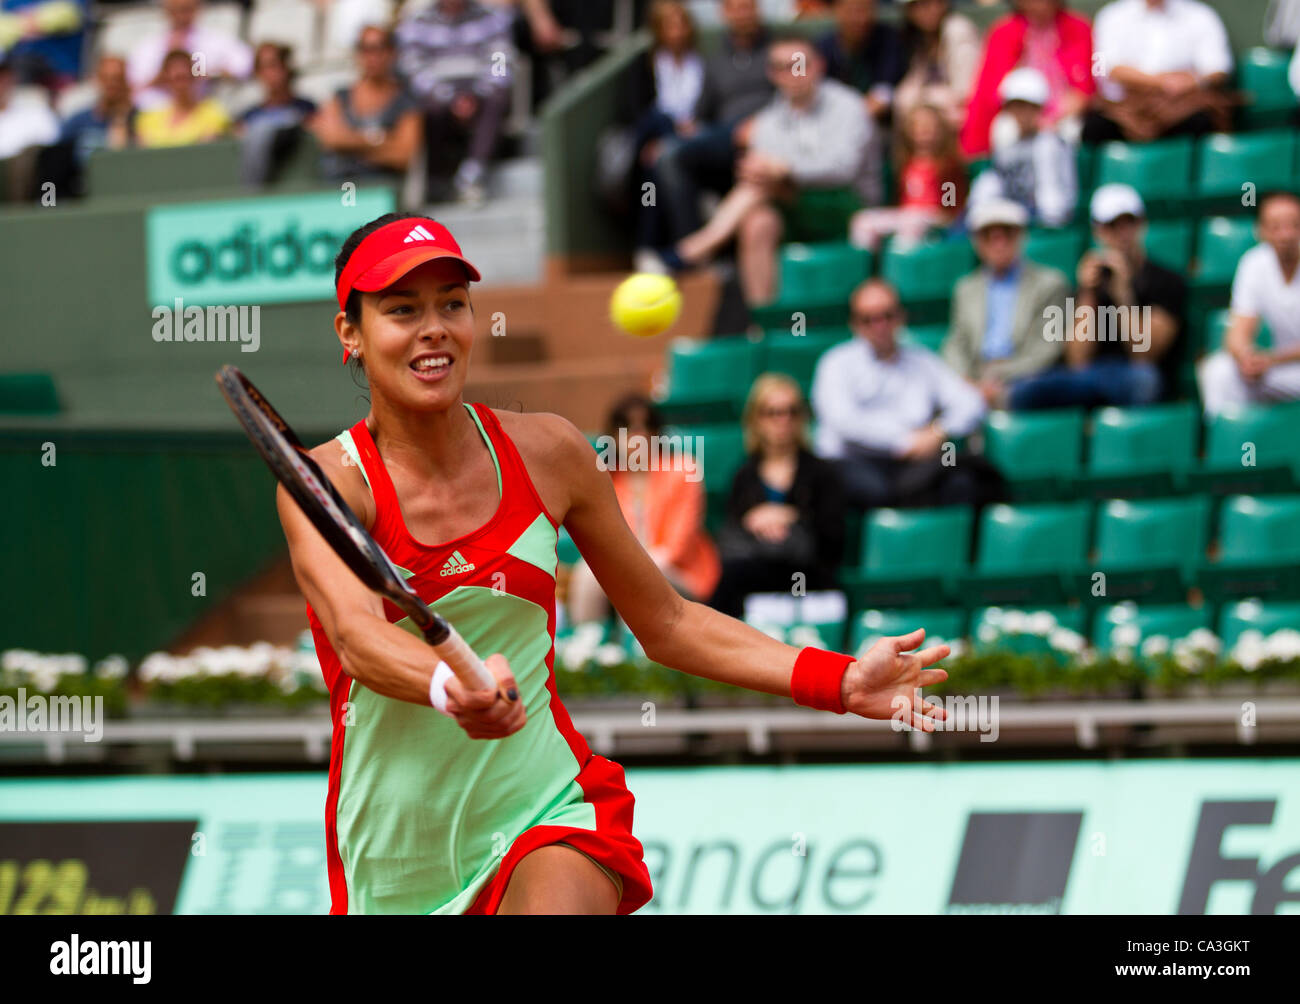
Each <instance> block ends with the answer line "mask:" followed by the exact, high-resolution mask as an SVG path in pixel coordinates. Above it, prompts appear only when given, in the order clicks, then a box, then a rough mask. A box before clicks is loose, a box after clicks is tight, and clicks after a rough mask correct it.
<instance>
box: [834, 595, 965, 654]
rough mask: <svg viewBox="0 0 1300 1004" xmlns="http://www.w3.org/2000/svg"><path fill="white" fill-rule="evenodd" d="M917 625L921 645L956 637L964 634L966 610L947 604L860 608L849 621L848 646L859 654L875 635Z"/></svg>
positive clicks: (902, 631) (904, 631) (910, 629)
mask: <svg viewBox="0 0 1300 1004" xmlns="http://www.w3.org/2000/svg"><path fill="white" fill-rule="evenodd" d="M917 628H925V642H924V644H925V645H937V644H938V643H940V642H947V641H956V640H957V639H959V638H963V637H965V633H966V611H964V610H961V609H958V608H951V607H945V608H931V609H922V608H919V607H917V608H912V609H909V610H864V611H862V612H861V613H860V614H858V615H857V616H856V617H854V618H853V620H852V622H851V624H850V628H849V649H850V651H851V652H852V653H853V654H854V655H860V654H861V653H862V652H864V651H866V650H867V649H868V648H869V647H870V646H871V645H872V643H874V642H875V641H876V639H877V638H883V637H892V636H896V635H903V634H910V633H911V632H913V631H915V630H916V629H917Z"/></svg>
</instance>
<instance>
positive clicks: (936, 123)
mask: <svg viewBox="0 0 1300 1004" xmlns="http://www.w3.org/2000/svg"><path fill="white" fill-rule="evenodd" d="M896 148H897V149H896V151H895V160H896V169H897V171H898V191H899V204H898V206H896V207H895V206H891V207H877V208H872V209H860V210H858V211H857V212H856V213H854V214H853V218H852V219H851V220H849V241H850V242H851V243H852V244H853V245H855V246H856V247H860V248H868V249H870V250H872V251H874V250H876V248H877V247H878V246H879V244H880V241H881V240H882V239H883V238H884V237H885V236H886V235H888V234H893V235H894V244H893V246H894V247H895V248H896V249H902V248H907V247H910V246H912V245H915V244H917V243H919V242H920V241H921V239H922V238H923V237H924V236H925V235H926V234H927V233H928V232H929V231H930V230H931V229H932V228H934V227H941V226H944V225H946V224H948V223H950V222H952V220H953V219H954V218H955V217H956V216H957V214H958V212H959V211H960V209H961V207H962V204H963V203H964V202H965V199H966V166H965V164H964V163H963V161H962V159H961V155H960V153H959V152H958V150H957V133H956V130H955V129H954V128H953V127H952V125H951V124H950V123H949V121H948V119H947V117H946V116H945V115H944V113H943V112H942V111H941V110H940V109H938V108H936V107H934V106H933V105H917V106H916V107H914V108H912V110H911V111H910V112H909V113H908V115H907V118H906V119H904V121H903V124H902V128H901V129H900V130H899V133H898V141H897V143H896Z"/></svg>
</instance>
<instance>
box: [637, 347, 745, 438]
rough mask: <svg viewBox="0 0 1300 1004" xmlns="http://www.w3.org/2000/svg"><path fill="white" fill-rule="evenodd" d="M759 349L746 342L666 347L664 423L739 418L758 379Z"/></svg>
mask: <svg viewBox="0 0 1300 1004" xmlns="http://www.w3.org/2000/svg"><path fill="white" fill-rule="evenodd" d="M762 354H763V351H762V345H761V344H760V343H759V342H756V341H750V340H749V339H748V338H741V337H735V338H715V339H711V340H702V339H693V338H677V339H674V340H673V341H672V342H671V343H670V345H669V347H668V397H667V398H666V399H665V400H664V401H662V402H660V407H661V409H662V410H663V412H664V415H665V418H666V419H667V420H668V421H675V422H712V421H723V420H726V419H735V418H739V417H740V410H741V406H742V405H743V404H744V401H745V396H746V395H747V394H748V393H749V386H750V384H752V383H753V382H754V377H756V376H758V369H759V364H760V362H761V360H762Z"/></svg>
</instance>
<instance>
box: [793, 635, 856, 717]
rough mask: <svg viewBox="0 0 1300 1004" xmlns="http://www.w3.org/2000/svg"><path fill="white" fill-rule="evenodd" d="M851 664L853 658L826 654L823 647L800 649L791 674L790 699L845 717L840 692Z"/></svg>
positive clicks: (837, 653) (808, 706)
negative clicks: (846, 671)
mask: <svg viewBox="0 0 1300 1004" xmlns="http://www.w3.org/2000/svg"><path fill="white" fill-rule="evenodd" d="M852 662H853V656H851V655H844V654H843V653H841V652H828V651H826V649H824V648H812V647H811V646H810V647H808V648H805V649H803V650H802V651H801V652H800V653H799V657H798V658H797V659H795V661H794V672H792V673H791V674H790V696H791V697H792V698H794V703H795V704H802V705H803V706H804V707H806V708H816V709H817V710H818V711H833V712H835V714H837V715H842V714H844V701H843V699H842V698H841V696H840V689H841V687H842V685H843V682H844V672H845V670H847V669H848V668H849V665H850V664H851V663H852Z"/></svg>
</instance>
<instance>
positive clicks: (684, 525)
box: [568, 394, 721, 625]
mask: <svg viewBox="0 0 1300 1004" xmlns="http://www.w3.org/2000/svg"><path fill="white" fill-rule="evenodd" d="M605 432H606V435H607V436H608V437H609V440H607V443H608V442H612V443H614V444H616V446H615V447H614V448H613V449H610V448H607V449H606V450H605V451H604V452H603V453H601V454H598V460H600V461H601V462H602V464H603V466H604V468H605V469H606V470H609V472H610V479H611V481H613V483H614V493H615V494H616V495H617V496H618V503H619V507H620V508H621V509H622V510H623V517H624V518H625V519H626V520H627V523H628V526H630V527H631V528H632V532H633V533H635V534H636V538H637V540H639V541H640V542H641V546H642V547H644V548H645V549H646V552H647V553H648V554H649V555H650V557H651V558H652V559H653V560H654V562H655V564H656V565H658V566H659V569H660V570H661V571H662V572H663V573H664V576H665V577H666V578H667V579H668V581H669V582H671V583H672V584H673V587H674V588H675V589H677V591H678V592H680V593H681V594H682V595H683V596H685V597H687V598H688V599H697V600H704V599H707V598H708V597H709V596H710V595H712V593H713V590H714V587H716V586H717V584H718V576H719V575H720V574H721V566H720V564H719V562H718V552H717V549H716V548H715V547H714V545H713V541H711V540H710V539H709V537H708V534H707V533H705V530H704V501H705V498H704V482H703V481H702V480H700V479H699V478H698V477H696V476H694V475H693V474H692V473H691V470H689V469H688V467H687V465H686V464H684V463H680V462H676V461H677V460H679V459H680V458H679V457H678V455H675V454H674V455H671V457H670V460H669V462H667V463H664V462H662V457H663V456H664V454H665V452H666V451H661V450H658V449H655V448H653V447H652V444H653V443H655V442H662V441H661V440H655V439H653V437H658V436H660V435H661V434H662V432H663V420H662V418H661V417H660V415H659V411H658V409H657V408H655V406H654V405H653V404H652V403H651V402H650V400H649V399H648V398H646V397H645V396H643V395H641V394H629V395H627V396H626V397H624V398H622V399H621V400H620V401H618V402H617V403H616V404H615V405H614V407H613V408H612V409H611V410H610V415H609V420H608V422H607V423H606V428H605ZM647 437H650V438H647ZM624 444H625V446H626V452H623V450H624ZM707 448H708V447H707V444H706V446H705V449H706V450H707ZM655 456H659V457H660V458H661V462H660V463H658V464H653V463H651V462H650V458H652V457H655ZM695 470H696V471H697V472H698V470H699V468H695ZM609 610H610V606H609V601H608V600H607V599H606V598H605V594H604V593H603V592H602V591H601V588H600V583H599V582H597V581H596V576H595V575H594V574H593V573H592V571H591V569H590V568H589V567H588V565H587V563H586V562H585V561H579V562H578V563H577V564H576V565H574V567H573V572H572V575H571V577H570V579H569V589H568V613H569V621H570V623H572V624H575V625H577V624H586V623H591V622H593V621H600V620H603V619H605V618H606V617H607V616H608V614H609Z"/></svg>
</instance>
